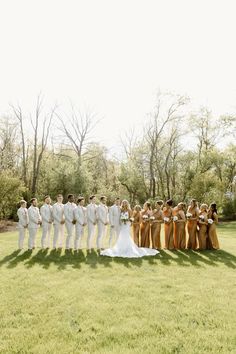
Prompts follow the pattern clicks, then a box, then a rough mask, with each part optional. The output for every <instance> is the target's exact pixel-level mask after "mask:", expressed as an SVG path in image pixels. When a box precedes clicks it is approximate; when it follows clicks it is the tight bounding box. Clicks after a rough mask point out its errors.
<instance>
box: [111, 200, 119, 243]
mask: <svg viewBox="0 0 236 354" xmlns="http://www.w3.org/2000/svg"><path fill="white" fill-rule="evenodd" d="M109 222H110V237H109V247H110V248H111V246H112V243H113V238H114V236H115V241H117V238H118V236H119V233H120V198H116V200H115V202H114V204H113V205H112V206H111V207H110V208H109Z"/></svg>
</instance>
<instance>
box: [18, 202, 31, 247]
mask: <svg viewBox="0 0 236 354" xmlns="http://www.w3.org/2000/svg"><path fill="white" fill-rule="evenodd" d="M17 216H18V218H19V221H18V230H19V238H18V248H19V249H20V250H21V249H22V248H23V245H24V239H25V234H26V230H27V227H28V224H29V216H28V210H27V208H26V201H25V200H21V201H20V208H19V209H18V210H17Z"/></svg>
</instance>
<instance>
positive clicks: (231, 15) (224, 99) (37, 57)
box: [0, 0, 236, 149]
mask: <svg viewBox="0 0 236 354" xmlns="http://www.w3.org/2000/svg"><path fill="white" fill-rule="evenodd" d="M235 4H236V3H235V0H232V1H230V0H222V1H221V0H218V1H217V0H198V1H197V0H178V1H177V0H172V1H171V0H153V1H152V0H116V1H114V0H93V1H92V0H84V1H80V0H77V1H76V0H74V1H73V0H20V1H19V0H5V1H4V0H0V15H1V18H0V48H1V55H0V112H1V113H3V112H5V111H7V109H8V103H9V102H16V101H19V102H21V103H22V105H23V106H25V107H27V106H29V105H30V104H31V102H33V101H34V102H35V98H36V95H37V94H38V92H39V91H40V90H41V91H42V92H43V93H44V95H45V97H46V98H47V100H48V101H49V102H51V103H53V102H54V101H55V100H57V101H58V102H59V103H61V104H62V105H65V104H66V103H67V102H68V100H69V99H71V100H72V101H73V102H74V103H75V104H77V105H78V106H84V105H87V106H90V107H91V108H93V109H94V110H95V111H96V112H97V113H98V115H99V116H100V117H104V119H103V122H102V124H100V126H99V127H98V128H97V131H96V135H97V137H98V138H99V139H102V142H103V143H105V144H106V145H107V146H110V147H111V146H114V147H113V149H115V146H116V144H117V142H118V136H119V134H122V132H123V131H124V130H127V128H128V127H129V126H130V127H131V126H133V125H134V124H137V125H138V126H140V124H141V122H142V121H143V120H145V117H146V114H147V113H148V112H150V111H151V110H152V108H153V104H154V98H155V94H156V92H157V91H158V89H161V90H173V91H175V92H177V93H181V94H183V93H184V94H187V95H189V96H191V97H192V98H193V101H194V103H197V104H207V105H209V106H210V107H211V108H212V109H213V111H214V112H216V113H217V114H220V113H223V112H230V111H233V110H234V111H236V70H235V67H236V50H235V46H236V36H235V35H236V21H235V13H236V11H235V6H234V5H235ZM105 128H106V130H107V132H106V133H105V132H104V131H105Z"/></svg>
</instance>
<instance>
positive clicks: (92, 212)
mask: <svg viewBox="0 0 236 354" xmlns="http://www.w3.org/2000/svg"><path fill="white" fill-rule="evenodd" d="M89 201H90V203H89V205H88V206H87V220H88V239H87V249H88V250H91V248H92V244H93V240H94V236H95V226H96V224H97V205H96V204H95V202H96V197H95V195H91V196H90V197H89Z"/></svg>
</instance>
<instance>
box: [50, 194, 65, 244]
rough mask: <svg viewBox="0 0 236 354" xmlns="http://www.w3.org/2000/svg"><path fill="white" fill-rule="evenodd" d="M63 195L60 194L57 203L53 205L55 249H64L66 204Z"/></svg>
mask: <svg viewBox="0 0 236 354" xmlns="http://www.w3.org/2000/svg"><path fill="white" fill-rule="evenodd" d="M62 202H63V196H62V194H58V196H57V202H56V203H55V204H53V207H52V215H53V226H54V236H53V248H54V249H55V248H57V247H58V246H59V248H61V247H62V243H63V240H64V224H65V217H64V204H63V203H62Z"/></svg>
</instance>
